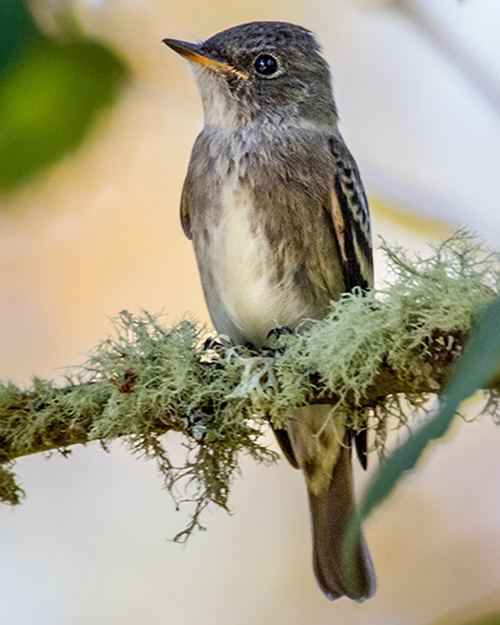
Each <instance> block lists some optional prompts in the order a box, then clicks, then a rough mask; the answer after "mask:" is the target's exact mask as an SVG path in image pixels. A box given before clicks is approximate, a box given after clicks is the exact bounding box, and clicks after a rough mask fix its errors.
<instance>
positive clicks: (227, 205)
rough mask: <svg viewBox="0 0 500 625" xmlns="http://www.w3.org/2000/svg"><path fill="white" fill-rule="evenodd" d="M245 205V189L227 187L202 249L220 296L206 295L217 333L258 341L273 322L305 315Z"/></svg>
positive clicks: (277, 324)
mask: <svg viewBox="0 0 500 625" xmlns="http://www.w3.org/2000/svg"><path fill="white" fill-rule="evenodd" d="M251 210H252V205H251V197H249V194H248V193H246V192H243V191H242V190H241V189H240V190H239V191H238V193H235V192H234V191H233V190H230V189H228V193H227V194H226V196H225V197H224V198H223V217H222V219H221V221H220V223H219V226H218V228H217V229H216V232H215V233H214V236H212V237H211V238H212V240H211V241H210V245H209V249H208V250H207V252H208V257H209V259H210V260H209V262H210V265H211V273H212V276H213V280H214V286H215V290H216V292H217V294H218V299H220V301H219V302H215V303H214V304H213V305H211V303H210V299H211V298H209V297H207V301H208V304H209V308H210V313H211V316H212V319H213V321H214V324H215V326H216V329H217V330H218V331H219V333H226V334H229V335H230V337H231V338H232V339H233V340H235V341H237V342H240V341H242V340H243V341H248V342H251V343H253V344H254V345H256V346H261V345H262V344H263V343H264V342H265V339H266V337H267V335H268V333H269V331H270V330H272V329H273V328H276V327H280V326H285V325H287V326H292V327H293V326H295V325H296V324H297V323H298V322H299V321H300V320H301V319H302V318H304V317H305V316H306V315H307V307H306V306H305V305H304V303H303V302H302V301H301V298H300V296H299V294H298V292H297V289H296V288H295V287H294V285H293V283H291V281H288V282H287V280H286V279H285V280H282V281H281V282H279V283H278V282H277V281H276V277H275V272H274V267H273V262H274V261H273V258H274V254H273V250H271V249H270V245H269V242H268V240H267V238H266V237H265V235H264V233H263V232H262V231H261V230H260V229H259V228H258V227H256V226H255V225H252V223H251V220H250V212H251ZM212 308H214V310H212ZM217 308H220V311H222V312H220V313H219V314H218V311H217ZM218 317H219V318H220V319H218ZM224 317H226V319H224ZM227 321H229V322H230V323H229V324H228V323H227ZM231 325H232V326H233V327H234V329H233V330H231Z"/></svg>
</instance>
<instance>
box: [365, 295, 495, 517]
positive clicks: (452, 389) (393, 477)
mask: <svg viewBox="0 0 500 625" xmlns="http://www.w3.org/2000/svg"><path fill="white" fill-rule="evenodd" d="M499 366H500V298H497V299H495V300H494V301H493V302H491V304H489V305H488V306H486V308H485V309H484V310H483V312H482V314H481V315H480V316H479V319H478V320H477V324H476V328H475V331H474V332H473V334H472V336H471V338H470V340H469V341H468V343H467V345H466V347H465V349H464V353H463V355H462V356H461V358H460V359H459V361H458V363H457V365H456V367H455V370H454V372H453V375H452V377H451V379H450V381H449V383H448V384H447V386H446V388H445V391H444V397H443V402H442V408H441V410H440V411H439V413H438V415H437V416H436V417H434V418H433V419H432V420H431V421H429V422H428V423H427V424H426V425H424V426H423V427H422V428H421V429H420V430H419V431H418V432H417V433H416V434H414V435H412V436H410V438H409V439H408V440H407V442H406V443H405V444H404V445H402V446H401V447H400V448H399V449H397V450H396V451H395V452H394V453H393V454H392V456H391V457H390V458H388V459H387V461H386V462H385V463H384V464H383V465H382V466H381V467H380V469H379V470H378V472H377V474H376V475H375V477H374V479H373V480H372V483H371V485H370V487H369V488H368V491H367V493H366V494H365V497H364V501H363V503H362V505H361V515H362V517H363V518H366V517H367V516H368V515H369V514H370V513H371V512H372V511H373V509H374V508H375V507H376V506H377V505H378V504H380V503H381V502H382V501H384V499H386V498H387V497H388V496H389V495H390V494H391V492H392V491H393V489H394V487H395V486H396V484H397V483H398V482H399V480H400V479H401V478H402V477H403V475H404V473H406V472H407V471H410V470H411V469H413V468H414V467H415V465H416V463H417V461H418V460H419V458H420V456H421V455H422V453H423V451H424V450H425V448H426V447H427V446H428V445H429V443H430V442H431V441H433V440H436V439H439V438H441V437H442V436H443V435H444V434H445V433H446V431H447V430H448V428H449V427H450V424H451V422H452V420H453V417H454V416H455V414H456V412H457V410H458V407H459V405H460V403H461V402H462V401H464V400H465V399H467V398H468V397H469V396H470V395H472V394H473V393H474V392H475V391H476V390H477V389H480V388H485V387H486V386H488V384H489V382H490V381H491V380H492V378H493V377H494V376H495V375H496V374H497V372H498V369H499Z"/></svg>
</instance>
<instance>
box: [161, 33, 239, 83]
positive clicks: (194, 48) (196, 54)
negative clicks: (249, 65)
mask: <svg viewBox="0 0 500 625" xmlns="http://www.w3.org/2000/svg"><path fill="white" fill-rule="evenodd" d="M163 43H165V44H167V46H168V47H169V48H172V50H173V51H174V52H177V54H180V55H181V56H183V57H184V58H185V59H186V60H188V61H189V62H190V63H195V64H196V65H201V66H202V67H207V68H209V69H212V70H214V71H216V72H222V73H226V74H227V73H229V74H236V75H237V76H239V77H240V78H244V79H245V80H247V79H248V77H249V76H248V74H247V73H246V72H243V71H241V70H238V69H236V68H235V67H233V66H232V65H229V63H224V62H223V61H218V60H217V59H215V58H214V57H213V56H211V55H210V54H209V53H208V52H205V51H204V50H203V44H197V43H188V42H186V41H178V40H177V39H164V40H163Z"/></svg>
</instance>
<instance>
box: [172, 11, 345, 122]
mask: <svg viewBox="0 0 500 625" xmlns="http://www.w3.org/2000/svg"><path fill="white" fill-rule="evenodd" d="M164 42H165V43H166V44H167V45H168V46H169V47H170V48H172V49H173V50H174V51H175V52H177V53H179V54H180V55H181V56H183V57H184V58H186V59H187V60H188V61H189V62H190V63H191V66H192V67H193V69H194V73H195V76H196V79H197V82H198V86H199V89H200V93H201V97H202V100H203V106H204V110H205V123H206V124H207V125H214V126H230V127H238V126H241V125H244V124H246V123H248V122H249V121H264V120H266V121H271V122H277V123H280V122H286V123H290V124H295V125H303V126H305V127H323V128H324V127H332V126H334V125H335V123H336V119H337V115H336V110H335V104H334V101H333V96H332V89H331V81H330V72H329V69H328V65H327V63H326V61H325V59H324V58H323V57H322V55H321V50H320V47H319V44H318V42H317V41H316V39H315V37H314V35H313V34H312V33H311V32H310V31H308V30H306V29H305V28H302V27H301V26H296V25H294V24H287V23H284V22H252V23H249V24H242V25H240V26H235V27H234V28H229V29H228V30H224V31H222V32H220V33H218V34H217V35H214V36H213V37H211V38H210V39H207V40H206V41H204V42H202V43H199V44H192V43H186V42H184V41H177V40H175V39H164Z"/></svg>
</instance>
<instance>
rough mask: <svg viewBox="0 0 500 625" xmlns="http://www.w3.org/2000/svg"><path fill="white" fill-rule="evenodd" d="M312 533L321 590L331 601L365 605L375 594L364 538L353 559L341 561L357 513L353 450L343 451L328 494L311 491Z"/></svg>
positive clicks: (358, 542)
mask: <svg viewBox="0 0 500 625" xmlns="http://www.w3.org/2000/svg"><path fill="white" fill-rule="evenodd" d="M309 505H310V508H311V518H312V530H313V564H314V573H315V575H316V579H317V580H318V584H319V586H320V588H321V590H322V591H323V592H324V593H325V595H326V596H327V597H328V598H329V599H331V600H334V599H338V598H339V597H342V596H344V595H346V596H347V597H349V598H350V599H353V600H354V601H364V600H365V599H369V598H370V597H372V596H373V594H374V593H375V575H374V571H373V565H372V561H371V558H370V554H369V552H368V549H367V546H366V543H365V539H364V536H363V534H362V532H361V529H359V533H358V535H357V536H355V537H354V541H355V546H354V548H353V551H352V553H351V555H350V557H349V558H348V559H347V558H344V559H343V558H342V541H343V538H344V536H345V531H346V527H347V524H348V522H349V520H350V518H351V514H352V512H353V509H354V497H353V488H352V468H351V449H350V447H343V448H342V450H341V452H340V455H339V459H338V461H337V464H336V465H335V467H334V469H333V473H332V479H331V481H330V485H329V488H328V490H326V491H325V492H323V493H321V494H319V495H314V494H313V493H311V492H310V491H309Z"/></svg>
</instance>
